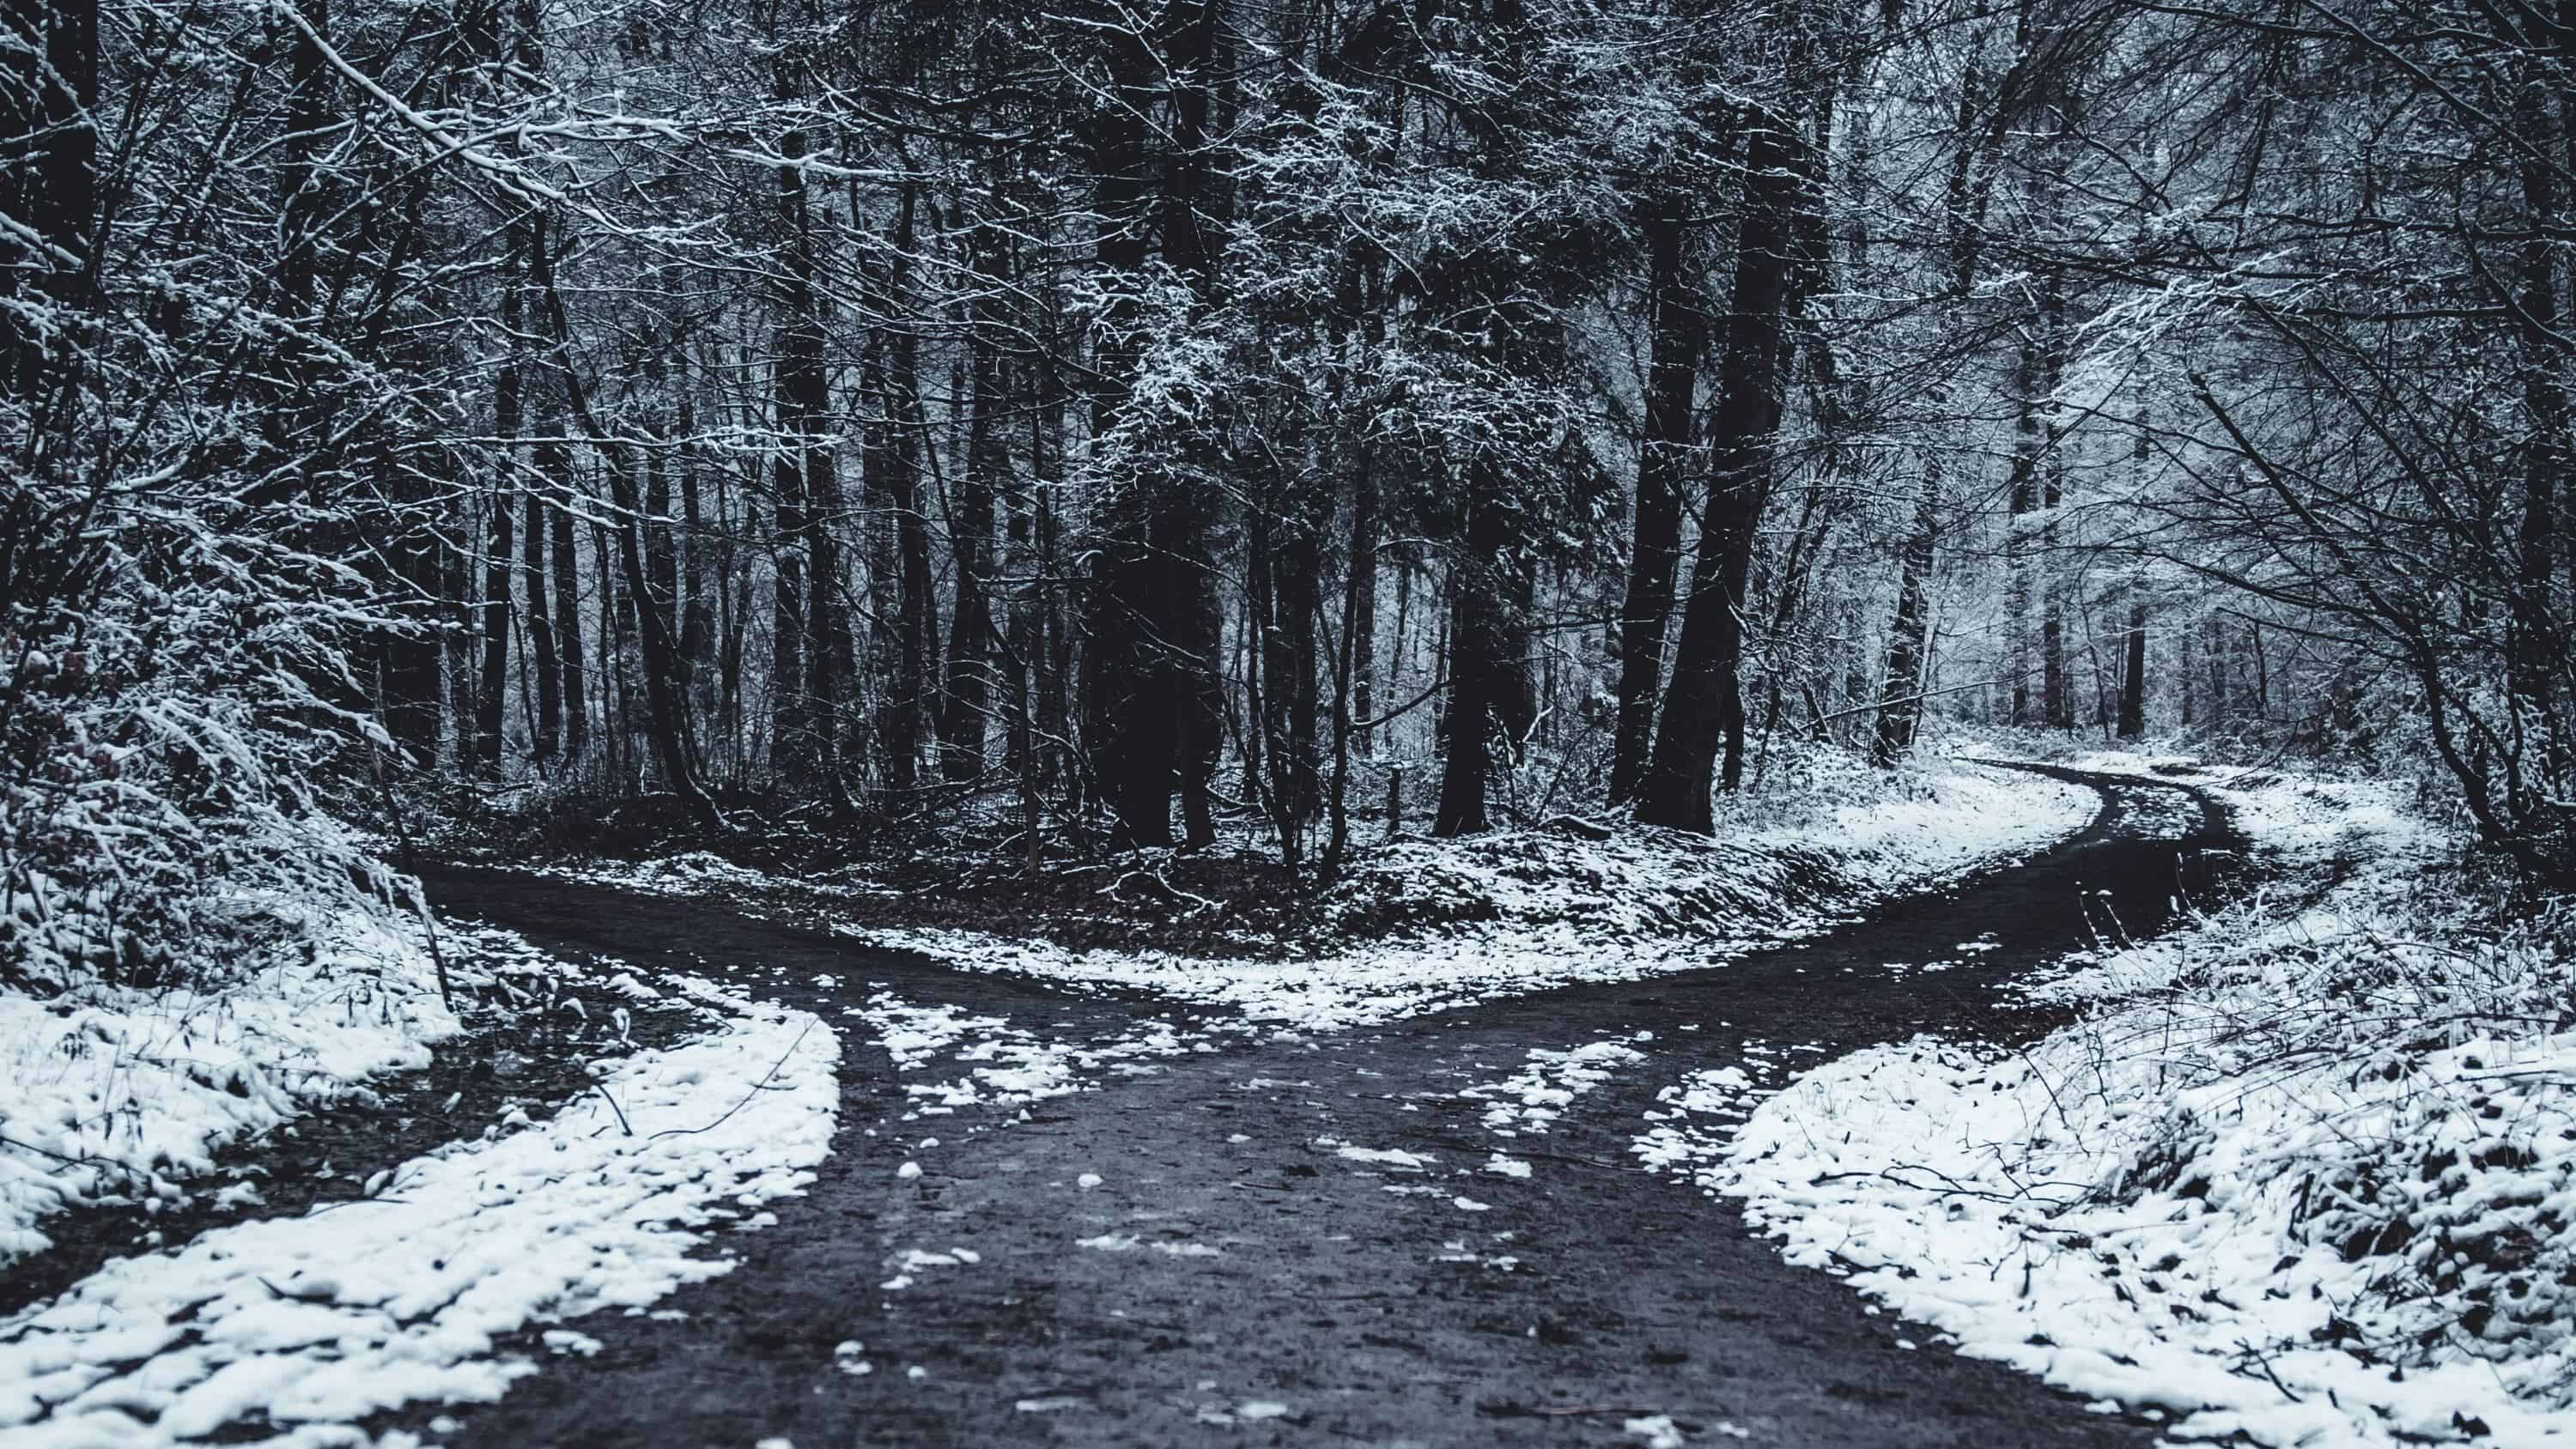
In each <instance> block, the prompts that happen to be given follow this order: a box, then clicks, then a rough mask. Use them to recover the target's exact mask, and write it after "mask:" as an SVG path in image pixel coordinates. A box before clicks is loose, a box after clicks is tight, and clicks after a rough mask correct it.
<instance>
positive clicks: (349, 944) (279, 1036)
mask: <svg viewBox="0 0 2576 1449" xmlns="http://www.w3.org/2000/svg"><path fill="white" fill-rule="evenodd" d="M322 939H323V940H324V941H325V942H327V945H326V946H325V947H324V949H322V950H320V951H319V952H317V953H316V954H315V955H314V956H313V958H312V959H310V960H305V959H300V958H299V957H294V956H290V957H289V958H288V959H287V960H286V961H284V962H283V963H281V964H278V965H275V966H273V967H271V968H270V969H268V970H265V971H262V972H259V973H258V974H256V975H254V976H252V977H250V978H249V979H247V980H242V981H237V982H227V983H223V984H221V985H210V986H207V987H204V988H186V987H181V988H171V989H166V990H159V991H146V990H140V989H135V988H129V987H118V986H107V985H98V984H92V985H85V986H78V987H75V988H73V989H71V990H69V991H66V992H64V993H62V994H61V995H59V996H55V997H51V998H45V999H39V998H34V997H28V996H21V995H16V994H6V993H0V1266H5V1265H7V1264H8V1263H9V1262H11V1261H13V1260H15V1259H18V1258H21V1257H24V1256H26V1255H27V1254H30V1253H35V1252H40V1251H42V1250H43V1249H45V1248H46V1247H48V1246H50V1240H49V1239H48V1238H47V1237H46V1236H45V1233H44V1231H43V1229H42V1226H41V1224H42V1221H43V1219H44V1218H45V1217H47V1216H48V1215H50V1214H53V1213H56V1212H60V1211H62V1210H64V1209H66V1208H69V1207H73V1206H79V1205H87V1204H96V1203H102V1202H114V1201H119V1200H124V1201H134V1202H140V1203H143V1204H145V1205H146V1206H147V1207H148V1208H153V1209H156V1210H157V1209H158V1208H159V1207H162V1206H177V1205H179V1204H181V1203H184V1202H185V1201H187V1199H188V1196H189V1193H190V1192H191V1190H192V1180H193V1179H196V1178H199V1177H202V1176H203V1175H204V1174H206V1173H208V1172H209V1171H211V1170H212V1168H213V1166H214V1154H215V1152H216V1151H217V1150H219V1149H221V1148H223V1147H225V1146H226V1145H228V1144H231V1143H233V1142H235V1141H238V1140H240V1139H242V1138H244V1137H247V1136H251V1135H254V1134H256V1133H259V1132H261V1131H264V1130H266V1129H268V1128H270V1127H274V1126H276V1125H278V1124H279V1123H282V1122H284V1121H287V1120H288V1119H290V1118H292V1117H295V1116H297V1115H299V1114H301V1113H303V1112H305V1111H308V1110H311V1109H314V1108H317V1107H324V1106H328V1105H329V1104H330V1103H332V1102H334V1101H337V1100H341V1099H346V1098H355V1099H357V1100H359V1101H365V1100H367V1098H368V1096H369V1093H368V1091H367V1088H366V1087H365V1085H364V1083H365V1082H366V1080H367V1079H368V1078H370V1077H373V1076H376V1075H378V1074H380V1073H384V1072H391V1071H401V1070H408V1069H417V1068H419V1067H423V1066H426V1065H427V1064H428V1062H429V1055H430V1048H431V1046H432V1045H433V1044H434V1043H437V1042H440V1041H443V1040H446V1039H447V1038H449V1037H452V1036H454V1035H455V1034H456V1033H457V1031H458V1030H459V1029H460V1028H459V1025H458V1022H457V1019H456V1017H455V1016H454V1015H453V1014H452V1013H451V1012H450V1011H449V1010H448V1009H447V1007H446V1006H445V1005H444V1004H442V1003H441V1001H440V1000H439V995H438V983H437V975H436V970H435V968H434V966H433V964H432V962H431V960H430V957H429V954H428V952H427V951H425V950H424V949H423V948H422V943H421V941H420V939H419V938H418V937H417V935H404V934H398V933H397V932H396V931H394V930H393V929H391V928H389V927H387V926H386V925H384V924H383V923H381V922H380V921H378V920H376V919H374V918H371V917H368V916H364V915H359V914H354V913H353V914H351V915H349V916H348V917H346V918H345V919H344V920H343V921H341V922H340V923H339V925H338V926H337V928H336V929H334V930H333V931H331V932H328V933H326V934H325V935H324V936H323V937H322Z"/></svg>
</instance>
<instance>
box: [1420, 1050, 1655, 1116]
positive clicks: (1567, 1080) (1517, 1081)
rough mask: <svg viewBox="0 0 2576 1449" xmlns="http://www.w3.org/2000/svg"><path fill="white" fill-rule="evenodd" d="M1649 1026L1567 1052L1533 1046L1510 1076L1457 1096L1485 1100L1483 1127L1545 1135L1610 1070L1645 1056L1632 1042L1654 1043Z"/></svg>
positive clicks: (1606, 1079)
mask: <svg viewBox="0 0 2576 1449" xmlns="http://www.w3.org/2000/svg"><path fill="white" fill-rule="evenodd" d="M1654 1039H1655V1034H1654V1033H1653V1032H1651V1031H1641V1032H1638V1033H1636V1034H1635V1035H1633V1036H1624V1037H1619V1038H1617V1039H1615V1040H1609V1041H1594V1042H1585V1043H1584V1044H1583V1045H1581V1046H1579V1047H1572V1048H1569V1049H1567V1050H1565V1051H1561V1052H1560V1051H1548V1050H1545V1049H1539V1050H1534V1051H1532V1052H1531V1053H1530V1054H1529V1065H1528V1066H1526V1067H1523V1068H1521V1069H1520V1070H1519V1071H1518V1072H1516V1073H1514V1074H1513V1075H1512V1076H1510V1077H1508V1078H1506V1079H1504V1080H1502V1081H1499V1082H1492V1083H1488V1084H1486V1085H1484V1086H1479V1087H1469V1088H1467V1089H1466V1090H1465V1091H1463V1092H1460V1093H1459V1094H1458V1095H1459V1096H1461V1097H1464V1098H1466V1099H1467V1100H1468V1101H1471V1102H1482V1103H1484V1104H1486V1105H1485V1117H1484V1121H1485V1130H1486V1131H1488V1132H1491V1133H1493V1134H1494V1135H1495V1136H1497V1137H1518V1136H1520V1135H1522V1134H1523V1133H1527V1134H1528V1135H1530V1136H1532V1137H1544V1136H1546V1135H1547V1129H1548V1128H1549V1127H1551V1126H1553V1125H1555V1122H1556V1119H1557V1118H1558V1117H1560V1116H1562V1115H1564V1112H1565V1109H1566V1108H1567V1107H1569V1106H1572V1105H1573V1103H1574V1099H1575V1098H1577V1097H1580V1096H1582V1095H1583V1094H1584V1093H1586V1092H1589V1091H1591V1090H1592V1089H1593V1088H1595V1087H1598V1086H1600V1085H1601V1084H1602V1083H1603V1082H1606V1081H1608V1080H1610V1074H1611V1073H1612V1072H1613V1071H1614V1070H1616V1069H1618V1068H1620V1067H1626V1066H1634V1065H1636V1064H1637V1063H1639V1062H1642V1061H1644V1060H1645V1059H1646V1054H1645V1053H1644V1052H1641V1051H1639V1050H1637V1048H1636V1047H1635V1046H1633V1045H1631V1043H1635V1042H1650V1041H1653V1040H1654Z"/></svg>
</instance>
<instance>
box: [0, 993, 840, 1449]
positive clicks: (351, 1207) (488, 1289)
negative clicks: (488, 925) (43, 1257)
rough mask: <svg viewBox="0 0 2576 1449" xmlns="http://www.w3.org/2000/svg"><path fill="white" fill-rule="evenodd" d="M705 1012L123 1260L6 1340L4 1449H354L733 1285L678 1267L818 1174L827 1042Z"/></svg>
mask: <svg viewBox="0 0 2576 1449" xmlns="http://www.w3.org/2000/svg"><path fill="white" fill-rule="evenodd" d="M696 994H700V995H702V996H704V995H709V994H710V992H709V991H708V990H707V989H705V988H701V989H700V990H699V991H698V992H697V993H696ZM722 1004H723V1006H724V1007H725V1009H726V1011H727V1014H728V1015H730V1016H731V1017H732V1020H731V1022H730V1024H729V1025H728V1026H726V1027H725V1028H723V1029H722V1030H719V1031H718V1032H716V1033H715V1034H713V1035H711V1036H709V1037H707V1038H705V1039H702V1040H698V1041H694V1042H690V1043H687V1044H685V1045H681V1046H678V1047H674V1048H671V1049H668V1050H663V1051H646V1052H639V1053H637V1054H635V1055H633V1056H631V1057H627V1058H624V1059H622V1060H619V1061H618V1062H616V1063H615V1064H614V1065H613V1066H609V1067H608V1068H607V1070H605V1071H604V1072H603V1073H602V1074H601V1076H600V1080H599V1083H598V1089H597V1090H596V1091H594V1092H592V1093H590V1094H587V1095H585V1096H584V1097H582V1098H580V1099H578V1100H577V1101H575V1102H573V1103H571V1104H567V1105H566V1106H565V1108H564V1109H563V1110H562V1111H560V1112H559V1113H558V1114H557V1115H555V1116H554V1117H553V1118H551V1119H549V1120H547V1121H545V1122H544V1123H542V1124H529V1123H528V1122H527V1119H525V1118H524V1117H521V1118H519V1121H518V1125H520V1126H521V1127H522V1129H523V1130H519V1131H516V1132H514V1133H511V1134H510V1135H506V1136H500V1137H498V1138H497V1139H492V1140H483V1141H465V1142H460V1143H455V1144H452V1145H450V1146H449V1147H446V1148H443V1149H441V1150H439V1151H437V1152H434V1153H431V1154H428V1155H427V1156H424V1157H420V1158H415V1159H413V1160H412V1161H411V1162H408V1163H406V1164H404V1165H403V1166H402V1167H401V1168H400V1169H398V1170H396V1171H394V1172H393V1173H392V1175H391V1177H390V1180H388V1181H386V1182H385V1183H383V1184H381V1185H380V1186H378V1187H377V1189H376V1191H375V1192H374V1194H373V1195H371V1196H370V1198H368V1199H367V1200H364V1201H360V1202H352V1203H340V1204H334V1205H332V1206H330V1207H328V1208H326V1209H323V1210H321V1211H320V1212H317V1213H315V1214H313V1215H310V1216H306V1217H298V1218H270V1219H264V1220H260V1221H256V1222H250V1223H243V1224H239V1225H236V1226H233V1227H228V1228H221V1229H217V1230H215V1231H213V1232H210V1233H207V1234H204V1235H203V1236H201V1237H199V1238H197V1239H196V1240H195V1241H193V1242H191V1243H189V1244H187V1245H186V1246H185V1247H183V1248H180V1249H178V1250H177V1251H174V1252H169V1253H159V1254H152V1255H149V1256H143V1257H134V1258H127V1259H123V1260H120V1261H118V1262H115V1263H113V1264H111V1265H109V1266H108V1267H107V1268H106V1269H104V1270H102V1271H100V1272H98V1273H95V1274H93V1275H91V1276H90V1277H89V1278H87V1279H84V1280H83V1281H82V1282H81V1283H80V1284H78V1285H77V1286H76V1287H75V1288H73V1289H72V1290H71V1291H69V1292H67V1293H65V1294H63V1295H62V1296H61V1297H59V1298H56V1299H54V1300H53V1301H52V1302H50V1303H44V1304H39V1305H37V1306H35V1307H33V1308H31V1309H29V1310H28V1311H26V1312H24V1313H21V1314H19V1315H17V1316H16V1317H14V1318H12V1319H9V1320H7V1321H5V1322H0V1438H5V1439H6V1440H7V1442H8V1443H9V1444H11V1445H12V1446H25V1449H55V1446H61V1449H69V1446H74V1445H100V1444H117V1445H126V1444H132V1445H160V1444H172V1443H179V1442H185V1441H190V1440H196V1439H201V1438H203V1437H205V1436H207V1435H210V1434H213V1433H215V1432H217V1431H219V1430H226V1429H227V1428H228V1427H230V1428H234V1429H238V1427H239V1426H240V1425H241V1424H242V1423H243V1422H244V1421H247V1422H248V1423H249V1424H250V1425H252V1426H254V1427H256V1426H257V1425H259V1424H260V1423H261V1422H262V1420H265V1422H266V1423H267V1425H268V1426H270V1427H272V1428H274V1429H275V1430H276V1431H277V1432H276V1433H275V1434H274V1435H273V1436H272V1437H270V1438H268V1439H266V1440H263V1441H260V1442H263V1443H266V1444H269V1445H273V1446H279V1449H323V1446H341V1445H358V1444H368V1443H372V1442H374V1441H373V1439H372V1437H371V1436H370V1435H368V1434H367V1433H366V1432H365V1430H363V1429H362V1428H360V1427H358V1421H359V1420H361V1419H363V1418H365V1417H366V1416H368V1415H370V1414H373V1413H375V1412H377V1411H379V1410H382V1409H387V1408H392V1407H396V1406H399V1405H402V1404H405V1403H411V1402H421V1401H431V1402H470V1401H490V1400H494V1399H497V1398H499V1397H500V1395H501V1394H502V1392H503V1391H504V1390H505V1389H506V1388H507V1387H508V1386H509V1385H510V1383H511V1382H512V1381H513V1380H515V1379H517V1378H519V1377H522V1376H524V1375H526V1374H529V1373H533V1372H535V1371H536V1366H535V1364H534V1363H533V1362H531V1361H530V1360H529V1359H528V1358H526V1357H525V1356H523V1355H520V1354H516V1353H508V1352H504V1351H502V1345H501V1340H502V1338H503V1337H504V1336H505V1335H510V1334H513V1333H515V1332H517V1331H519V1330H521V1329H522V1328H524V1327H525V1326H527V1325H529V1324H531V1323H534V1322H540V1321H559V1320H562V1319H566V1318H571V1317H575V1316H577V1315H580V1314H583V1313H587V1312H591V1311H593V1310H596V1309H599V1308H604V1307H617V1306H623V1307H625V1308H626V1310H627V1311H628V1312H629V1313H643V1312H645V1311H647V1308H648V1305H650V1304H652V1303H653V1302H654V1301H655V1300H657V1299H659V1298H661V1297H662V1296H663V1295H665V1294H668V1293H670V1292H671V1291H672V1290H674V1289H676V1288H678V1287H679V1286H681V1285H682V1284H686V1283H692V1282H697V1281H700V1280H703V1279H706V1278H709V1277H713V1276H716V1275H719V1274H722V1273H725V1272H727V1271H729V1270H730V1268H731V1266H732V1264H731V1263H730V1262H729V1261H728V1260H726V1259H724V1258H721V1257H706V1256H701V1255H699V1254H698V1253H697V1251H696V1250H697V1249H698V1248H699V1246H700V1245H701V1244H702V1243H703V1242H704V1241H705V1239H706V1238H707V1236H708V1235H709V1234H711V1233H715V1232H717V1231H720V1230H723V1229H727V1228H735V1229H742V1228H752V1227H757V1226H760V1225H762V1224H763V1223H765V1222H766V1221H768V1215H767V1214H765V1213H762V1212H760V1211H759V1210H758V1209H759V1208H760V1206H761V1205H762V1204H764V1203H767V1202H770V1201H772V1200H775V1199H777V1198H779V1197H782V1196H786V1195H789V1194H793V1193H796V1192H798V1191H799V1190H800V1189H801V1188H803V1187H804V1185H805V1184H807V1183H808V1182H810V1181H812V1180H813V1172H812V1169H813V1168H814V1167H815V1166H816V1165H817V1164H818V1163H820V1162H821V1161H822V1159H823V1157H824V1155H825V1153H826V1151H827V1149H828V1148H829V1146H830V1143H831V1138H832V1131H833V1124H834V1119H835V1114H836V1112H837V1110H838V1106H839V1101H840V1095H839V1088H838V1084H837V1082H836V1079H835V1075H834V1068H835V1065H836V1064H837V1062H838V1060H839V1054H840V1043H839V1038H838V1036H837V1035H836V1034H835V1033H834V1032H833V1031H832V1030H831V1029H830V1028H829V1027H828V1026H827V1025H825V1024H823V1023H822V1022H821V1021H819V1020H818V1019H817V1018H815V1017H814V1016H812V1015H810V1014H808V1013H805V1012H801V1011H793V1010H788V1009H785V1008H781V1007H776V1006H767V1005H752V1004H748V1003H743V1002H740V1001H739V1000H731V999H724V1000H722ZM325 1215H327V1217H328V1222H327V1224H322V1225H317V1223H316V1222H315V1221H314V1219H315V1218H317V1217H322V1216H325ZM546 1338H547V1341H548V1344H549V1346H550V1347H551V1348H552V1349H553V1350H554V1351H556V1352H579V1351H582V1348H583V1344H584V1342H585V1340H583V1339H582V1338H581V1336H580V1335H577V1334H566V1333H550V1334H548V1335H546Z"/></svg>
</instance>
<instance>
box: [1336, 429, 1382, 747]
mask: <svg viewBox="0 0 2576 1449" xmlns="http://www.w3.org/2000/svg"><path fill="white" fill-rule="evenodd" d="M1372 461H1373V460H1372V456H1371V454H1370V452H1369V450H1368V449H1367V448H1366V447H1365V446H1363V447H1362V448H1361V449H1360V450H1359V452H1358V455H1357V456H1356V457H1354V458H1353V459H1352V477H1351V562H1350V579H1349V582H1348V584H1347V586H1346V588H1345V590H1344V593H1345V597H1344V599H1343V601H1342V613H1343V615H1344V616H1345V617H1346V618H1347V619H1348V620H1349V623H1348V624H1347V625H1345V627H1346V628H1348V629H1349V630H1350V640H1349V642H1348V644H1347V645H1346V647H1345V648H1344V650H1343V652H1344V653H1345V654H1347V655H1348V656H1349V659H1348V662H1347V671H1348V674H1349V680H1348V683H1347V684H1346V686H1345V687H1344V690H1343V693H1344V695H1345V699H1344V709H1343V713H1344V714H1345V715H1346V716H1347V717H1348V720H1347V721H1346V723H1348V722H1349V721H1356V722H1357V723H1355V724H1351V726H1350V733H1351V735H1352V738H1351V739H1350V740H1349V741H1348V742H1347V743H1348V746H1349V748H1350V749H1354V750H1357V751H1359V752H1360V753H1361V754H1362V755H1375V754H1376V753H1377V751H1376V749H1375V747H1374V746H1373V745H1372V744H1371V743H1370V741H1371V737H1372V732H1371V731H1370V730H1369V729H1368V728H1367V727H1366V721H1368V720H1369V719H1371V718H1373V717H1374V716H1375V715H1376V714H1377V695H1376V693H1375V691H1374V690H1372V689H1371V688H1370V683H1369V681H1370V679H1371V677H1372V676H1373V675H1374V674H1375V673H1376V672H1377V475H1376V471H1375V470H1374V469H1373V468H1372V467H1371V466H1370V464H1371V462H1372Z"/></svg>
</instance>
